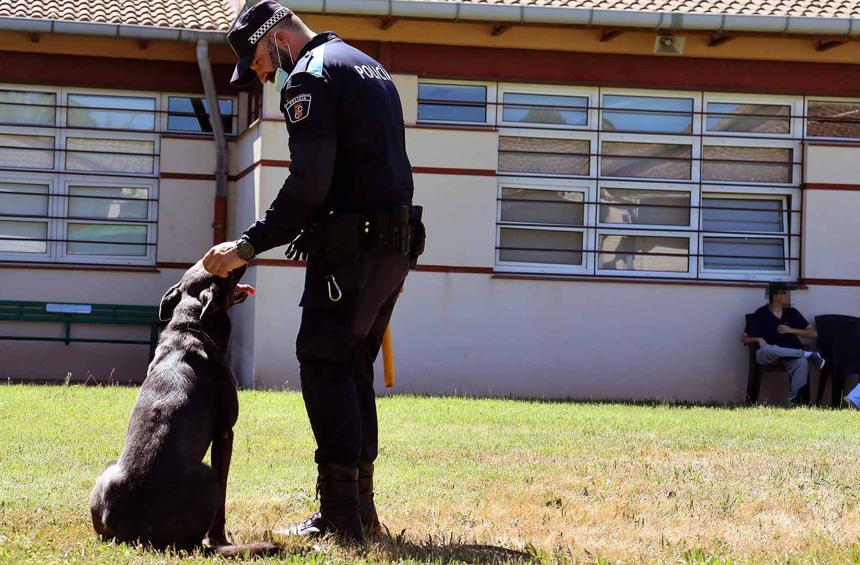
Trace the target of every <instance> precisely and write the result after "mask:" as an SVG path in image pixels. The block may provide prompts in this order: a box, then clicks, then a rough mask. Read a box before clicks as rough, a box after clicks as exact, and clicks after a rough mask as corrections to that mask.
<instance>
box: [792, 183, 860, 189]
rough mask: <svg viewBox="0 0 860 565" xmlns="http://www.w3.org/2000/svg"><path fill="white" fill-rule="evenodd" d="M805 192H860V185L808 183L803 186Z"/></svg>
mask: <svg viewBox="0 0 860 565" xmlns="http://www.w3.org/2000/svg"><path fill="white" fill-rule="evenodd" d="M803 188H804V189H805V190H860V184H827V183H814V182H808V183H806V184H805V185H803Z"/></svg>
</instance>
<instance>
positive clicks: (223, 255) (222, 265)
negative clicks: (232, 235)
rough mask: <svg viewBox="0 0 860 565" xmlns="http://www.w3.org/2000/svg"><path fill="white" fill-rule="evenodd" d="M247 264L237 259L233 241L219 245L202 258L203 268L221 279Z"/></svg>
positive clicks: (237, 252)
mask: <svg viewBox="0 0 860 565" xmlns="http://www.w3.org/2000/svg"><path fill="white" fill-rule="evenodd" d="M247 263H248V262H247V261H245V260H244V259H242V258H241V257H239V251H238V250H237V249H236V242H235V241H228V242H225V243H219V244H218V245H216V246H215V247H213V248H212V249H210V250H209V251H208V252H207V253H206V255H204V256H203V268H204V269H206V270H207V271H209V272H210V273H212V274H213V275H215V276H218V277H221V278H225V277H226V276H227V275H229V274H230V271H232V270H234V269H238V268H239V267H241V266H242V265H246V264H247Z"/></svg>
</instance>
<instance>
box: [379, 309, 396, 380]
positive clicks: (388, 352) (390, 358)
mask: <svg viewBox="0 0 860 565" xmlns="http://www.w3.org/2000/svg"><path fill="white" fill-rule="evenodd" d="M382 366H383V368H384V369H385V388H393V387H394V346H393V344H392V341H391V326H390V325H389V326H388V327H387V328H385V335H384V336H382Z"/></svg>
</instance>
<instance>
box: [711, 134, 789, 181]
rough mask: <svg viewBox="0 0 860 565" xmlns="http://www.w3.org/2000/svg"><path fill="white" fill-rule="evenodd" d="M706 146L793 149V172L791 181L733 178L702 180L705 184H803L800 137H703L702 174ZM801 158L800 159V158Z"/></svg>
mask: <svg viewBox="0 0 860 565" xmlns="http://www.w3.org/2000/svg"><path fill="white" fill-rule="evenodd" d="M706 146H711V147H714V146H718V147H738V148H750V147H752V148H759V147H760V148H772V149H791V150H792V151H791V161H790V162H789V169H790V172H791V181H790V182H767V181H750V180H741V181H732V180H702V181H701V183H702V185H703V186H713V185H747V186H755V187H762V188H764V187H768V186H791V187H798V186H800V184H801V179H802V178H803V154H802V153H801V151H802V148H803V142H802V141H801V140H799V139H797V140H794V139H792V140H789V139H784V140H783V139H755V138H745V139H736V138H732V137H718V136H708V137H706V138H703V139H702V147H701V159H700V167H699V169H700V174H701V169H702V168H704V164H705V163H704V155H705V147H706ZM798 159H800V160H798Z"/></svg>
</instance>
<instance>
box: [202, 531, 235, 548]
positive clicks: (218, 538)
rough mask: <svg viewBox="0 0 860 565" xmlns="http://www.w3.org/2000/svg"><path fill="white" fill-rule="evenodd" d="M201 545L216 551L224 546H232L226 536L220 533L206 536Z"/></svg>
mask: <svg viewBox="0 0 860 565" xmlns="http://www.w3.org/2000/svg"><path fill="white" fill-rule="evenodd" d="M203 545H204V546H206V547H208V548H212V549H217V548H219V547H223V546H225V545H233V542H231V541H230V540H229V539H227V535H226V534H225V533H224V532H221V533H218V534H209V535H208V536H206V541H204V542H203Z"/></svg>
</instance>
